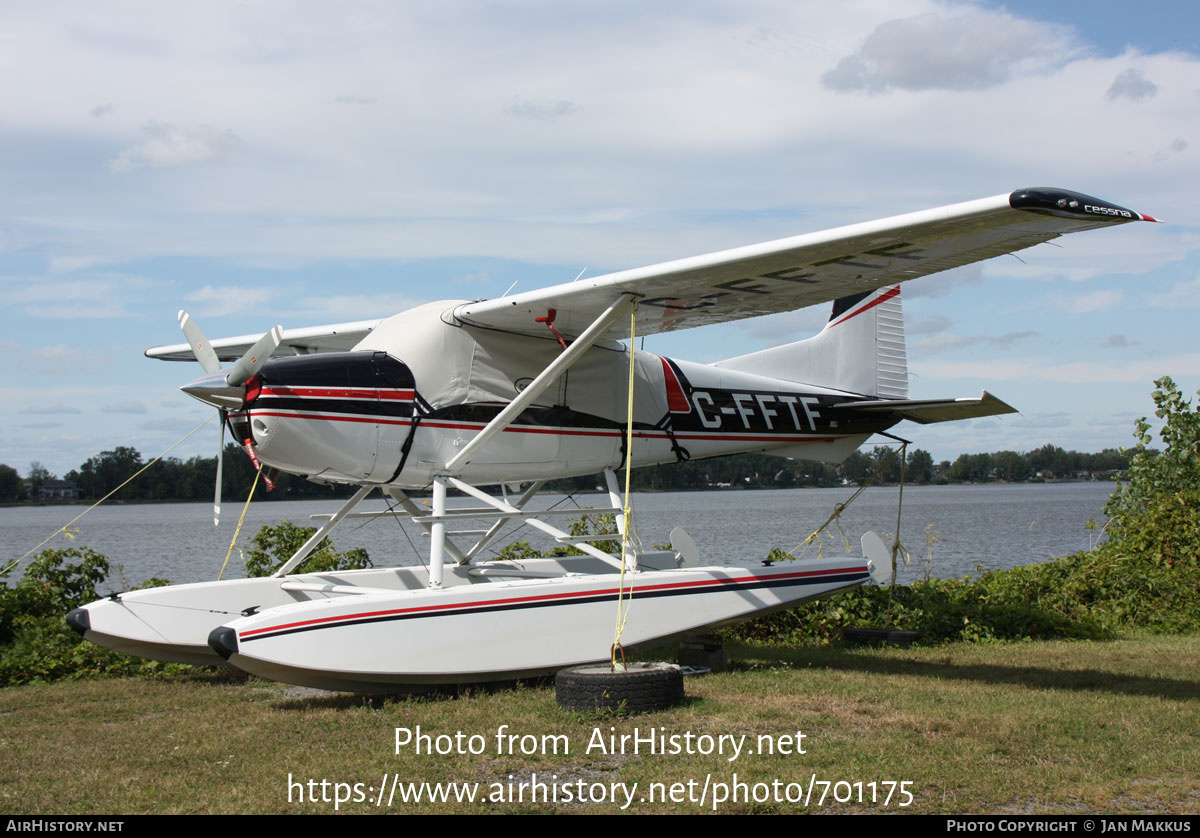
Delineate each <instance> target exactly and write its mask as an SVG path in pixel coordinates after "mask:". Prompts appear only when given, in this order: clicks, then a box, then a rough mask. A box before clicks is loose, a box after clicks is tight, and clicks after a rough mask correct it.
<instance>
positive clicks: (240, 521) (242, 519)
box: [217, 470, 262, 582]
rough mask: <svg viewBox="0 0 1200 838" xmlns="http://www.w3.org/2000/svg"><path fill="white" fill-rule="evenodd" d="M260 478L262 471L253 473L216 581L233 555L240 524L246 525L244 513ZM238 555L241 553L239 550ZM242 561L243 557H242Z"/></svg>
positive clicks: (248, 506)
mask: <svg viewBox="0 0 1200 838" xmlns="http://www.w3.org/2000/svg"><path fill="white" fill-rule="evenodd" d="M260 477H262V471H261V470H259V471H256V472H255V473H254V482H253V483H251V484H250V494H248V495H246V503H245V505H244V506H242V515H241V517H240V518H238V524H237V529H235V530H234V531H233V539H232V540H231V541H230V542H229V550H228V552H226V553H225V561H223V562H221V572H220V573H218V574H217V581H218V582H220V581H221V577H222V576H224V575H225V567H226V565H228V564H229V557H230V556H232V555H233V548H234V546H235V545H236V544H237V540H238V536H239V535H241V532H242V524H244V523H246V513H247V512H249V511H250V499H251V498H253V497H254V490H255V489H257V488H258V478H260ZM238 552H239V553H241V552H242V551H241V550H240V549H239V550H238ZM242 558H243V560H244V559H245V556H244V555H243V556H242Z"/></svg>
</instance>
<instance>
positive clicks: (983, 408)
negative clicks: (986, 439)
mask: <svg viewBox="0 0 1200 838" xmlns="http://www.w3.org/2000/svg"><path fill="white" fill-rule="evenodd" d="M834 409H842V410H856V411H858V410H861V411H863V412H866V413H891V414H894V415H896V416H898V417H900V418H901V419H908V420H909V421H912V422H916V423H918V424H921V425H928V424H931V423H933V422H953V421H955V420H958V419H977V418H979V417H980V416H998V415H1000V414H1002V413H1016V412H1017V409H1016V408H1015V407H1013V406H1012V405H1010V404H1008V403H1006V402H1002V401H1001V400H1000V399H998V398H996V397H995V396H993V395H992V394H991V393H989V392H988V391H987V390H984V391H983V393H982V394H981V395H980V396H979V398H977V399H880V400H878V401H869V402H843V403H842V404H839V405H836V407H835V408H834Z"/></svg>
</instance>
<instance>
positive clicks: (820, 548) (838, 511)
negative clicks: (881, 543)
mask: <svg viewBox="0 0 1200 838" xmlns="http://www.w3.org/2000/svg"><path fill="white" fill-rule="evenodd" d="M904 447H905V448H907V447H908V446H907V443H906V444H905V445H904ZM897 450H898V449H894V448H893V449H891V451H892V456H890V457H889V458H888V459H887V461H886V462H885V463H883V464H881V465H880V466H879V468H877V469H875V473H874V474H872V475H871V476H870V477H869V478H867V479H866V480H865V481H863V484H862V485H861V486H859V487H858V489H856V490H855V492H854V494H852V495H851V496H850V497H849V498H848V499H847V500H846V502H845V503H838V504H834V507H833V512H832V513H830V515H829V517H828V518H826V519H825V523H823V524H821V526H819V527H817V528H816V529H815V530H813V532H812V535H810V536H809V537H808V538H806V539H804V541H802V542H800V543H799V544H797V545H796V546H795V547H793V548H792V549H791V550H788V551H787V555H789V556H791V557H792V558H794V559H802V558H804V554H805V553H807V552H808V548H809V547H811V546H812V543H813V541H814V540H816V539H817V538H818V537H819V536H820V535H821V532H822V531H823V530H824V529H825V528H826V527H828V526H829V525H830V523H836V524H837V528H838V533H839V534H840V535H841V537H842V546H843V547H844V548H845V549H846V552H847V553H850V552H852V548H851V546H850V539H849V538H847V537H846V531H845V530H843V529H842V513H843V512H845V511H846V507H848V506H849V505H850V504H852V503H854V500H855V498H857V497H858V496H859V495H861V494H862V493H863V491H864V490H866V488H867V487H868V486H870V485H871V484H872V483H874V482H875V481H876V480H877V479H878V478H879V477H880V475H882V474H883V471H884V469H886V468H887V467H888V466H890V465H891V464H892V460H894V459H896V453H897ZM903 468H904V466H903V461H901V471H900V480H901V489H900V491H901V497H902V498H903V492H904V488H903V485H904V484H903V481H904V470H903ZM899 541H900V522H899V520H897V522H896V542H895V544H893V550H894V549H895V548H897V547H899ZM801 547H803V548H804V549H803V550H802V551H801V552H800V555H799V556H797V555H796V551H797V550H800V548H801ZM900 549H903V548H900ZM817 558H824V544H822V543H821V542H820V541H817Z"/></svg>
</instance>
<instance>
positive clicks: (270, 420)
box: [230, 303, 891, 489]
mask: <svg viewBox="0 0 1200 838" xmlns="http://www.w3.org/2000/svg"><path fill="white" fill-rule="evenodd" d="M449 305H450V304H449V303H435V304H432V305H431V306H424V307H422V308H419V309H415V310H413V311H411V312H406V313H404V314H400V315H396V316H395V317H392V318H389V319H387V320H384V321H383V322H382V323H381V324H380V325H379V327H378V328H376V329H375V331H374V332H372V333H371V335H370V336H368V337H367V338H366V339H364V340H363V341H362V342H361V343H360V344H359V345H358V346H357V347H356V348H355V350H354V352H352V353H342V354H341V355H320V356H312V357H300V358H288V359H283V360H279V361H273V362H271V363H270V364H268V365H267V366H266V367H264V368H263V370H262V373H261V375H262V379H263V384H262V388H261V391H260V392H259V393H258V395H257V397H256V398H254V399H252V400H249V401H248V402H247V404H246V405H245V407H244V408H243V409H242V410H241V411H236V412H234V413H231V414H230V418H231V421H232V422H233V425H234V427H235V430H237V429H248V435H249V438H250V440H251V441H252V443H253V445H254V448H255V451H256V453H257V456H258V458H259V459H260V460H261V462H262V463H264V464H265V465H268V466H271V467H274V468H277V469H279V470H281V471H285V472H290V473H295V474H301V475H305V476H307V477H310V478H314V479H317V480H326V481H332V482H352V483H376V484H386V485H392V486H397V487H400V488H405V489H420V488H424V487H427V486H429V485H430V482H431V481H432V480H433V478H434V477H435V476H437V475H439V474H445V473H446V470H445V464H446V463H448V462H449V461H451V460H452V459H453V458H454V456H455V455H456V454H457V453H458V451H459V450H461V449H462V447H463V446H465V445H466V444H467V443H468V442H469V441H470V440H471V439H472V438H473V437H474V436H475V435H476V434H478V433H479V431H480V430H481V429H482V428H483V427H484V426H485V425H486V424H487V423H488V421H489V420H490V419H492V418H493V417H494V416H495V415H496V414H497V413H498V412H499V411H500V409H501V408H502V407H503V406H504V405H506V404H507V403H508V402H510V401H512V400H513V399H514V398H516V397H517V394H518V393H520V392H521V390H522V389H523V388H524V386H526V385H528V383H529V382H530V381H532V380H533V378H534V377H535V376H537V375H538V373H539V372H541V371H542V370H543V369H544V368H545V367H546V366H547V364H548V363H549V362H550V361H552V360H553V358H554V357H555V356H556V355H557V354H558V353H560V352H562V351H563V348H562V347H561V346H560V345H559V343H558V342H557V341H556V340H554V339H553V337H551V336H549V335H548V336H547V338H546V339H539V338H534V337H528V336H522V335H513V334H508V333H503V332H496V331H492V330H486V329H478V328H473V327H467V326H463V325H461V324H457V323H454V322H452V321H450V320H449V319H448V318H444V317H441V316H438V315H437V311H438V310H445V309H446V308H448V306H449ZM629 364H630V354H629V349H628V347H626V346H625V345H624V344H620V343H611V342H606V343H604V344H598V345H596V346H594V347H592V348H590V349H589V350H588V351H587V352H586V353H585V354H584V355H583V357H582V358H581V359H580V360H579V361H577V362H576V363H575V364H574V365H573V366H572V367H571V368H570V370H569V371H568V372H566V373H564V374H563V375H562V376H560V378H559V379H558V380H556V381H555V382H554V383H553V384H552V385H551V386H550V387H549V388H548V389H547V390H546V391H545V392H544V393H543V394H542V395H541V396H540V397H539V398H538V399H537V400H536V401H535V402H534V404H533V405H531V406H530V407H529V408H528V409H527V410H525V411H524V412H523V413H522V414H521V416H520V418H519V419H518V420H517V421H515V422H514V423H512V424H511V425H509V426H508V427H507V428H505V429H504V431H503V432H502V433H500V434H499V435H498V436H497V437H496V438H494V439H493V440H492V441H491V442H490V443H489V444H488V445H487V446H486V447H485V448H484V449H483V450H482V451H480V452H479V454H478V455H477V456H475V457H474V458H473V459H472V460H471V461H470V462H469V463H467V464H465V465H463V466H462V467H461V468H459V469H457V470H455V472H454V474H455V476H458V477H461V478H462V479H464V480H467V481H468V482H471V483H475V484H489V483H498V482H501V481H507V482H519V481H527V480H544V479H552V478H557V477H567V476H574V475H584V474H594V473H596V472H599V471H601V470H603V469H604V468H610V467H620V466H621V465H622V464H623V463H624V461H625V456H624V447H625V437H626V425H627V416H628V393H629ZM633 364H634V384H633V401H634V412H633V420H634V427H633V455H632V462H633V465H634V466H635V467H638V466H644V465H652V464H657V463H668V462H674V461H675V460H677V459H688V458H696V459H699V458H704V457H714V456H720V455H724V454H732V453H738V452H744V451H769V450H777V451H781V452H786V453H787V455H788V456H796V457H803V458H806V459H814V460H827V461H832V462H838V461H840V460H842V459H844V458H845V457H846V456H847V455H848V454H849V453H850V452H851V451H853V450H854V449H855V448H857V447H858V445H859V444H861V442H862V441H863V439H865V437H866V436H867V435H868V434H869V433H871V432H872V431H874V430H878V429H881V428H883V427H886V426H887V425H888V424H891V423H890V422H881V421H880V420H878V419H870V420H864V419H859V420H857V421H855V420H854V419H852V418H851V417H850V416H849V415H848V414H847V412H846V411H844V410H843V411H840V412H836V411H835V412H832V413H831V411H829V410H828V407H829V406H830V405H832V404H836V403H841V402H846V401H852V400H853V399H854V398H855V397H854V396H853V394H849V393H845V392H841V391H837V390H832V389H829V388H823V387H814V386H806V385H802V384H797V383H796V382H791V381H785V380H782V379H777V378H769V377H765V376H761V375H756V374H753V373H750V372H745V371H738V370H731V369H726V368H721V367H717V366H710V365H706V364H696V363H689V362H685V361H674V360H670V359H666V358H663V357H661V356H658V355H654V354H652V353H648V352H635V353H634V358H633ZM414 425H415V427H414ZM245 433H247V431H246V430H242V431H241V433H239V436H240V435H242V434H245ZM242 441H244V440H242Z"/></svg>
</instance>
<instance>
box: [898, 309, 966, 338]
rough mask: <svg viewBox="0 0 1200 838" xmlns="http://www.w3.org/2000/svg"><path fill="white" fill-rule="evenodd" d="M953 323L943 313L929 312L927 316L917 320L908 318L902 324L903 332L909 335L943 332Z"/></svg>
mask: <svg viewBox="0 0 1200 838" xmlns="http://www.w3.org/2000/svg"><path fill="white" fill-rule="evenodd" d="M953 325H954V321H953V320H951V319H950V318H949V317H946V316H945V315H943V314H931V315H929V316H927V317H922V318H920V319H917V320H910V321H908V322H906V323H905V324H904V331H905V334H907V335H909V336H910V337H911V336H912V335H932V334H936V333H938V332H944V331H946V330H947V329H949V328H951V327H952V326H953Z"/></svg>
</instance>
